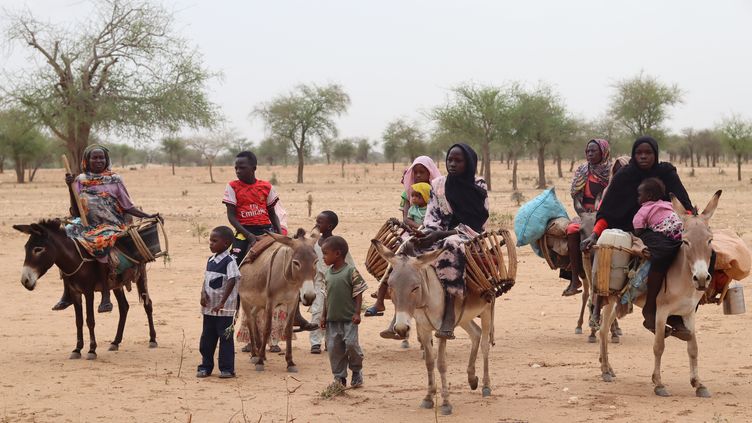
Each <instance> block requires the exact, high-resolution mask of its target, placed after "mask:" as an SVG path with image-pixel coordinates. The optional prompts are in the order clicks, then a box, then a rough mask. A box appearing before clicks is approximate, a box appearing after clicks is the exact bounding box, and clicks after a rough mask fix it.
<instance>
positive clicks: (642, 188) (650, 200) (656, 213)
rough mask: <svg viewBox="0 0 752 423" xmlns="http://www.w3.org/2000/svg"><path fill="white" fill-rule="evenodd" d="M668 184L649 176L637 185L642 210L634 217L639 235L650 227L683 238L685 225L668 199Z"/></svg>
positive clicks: (655, 230)
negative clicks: (666, 197)
mask: <svg viewBox="0 0 752 423" xmlns="http://www.w3.org/2000/svg"><path fill="white" fill-rule="evenodd" d="M665 196H666V186H665V185H664V184H663V182H662V181H661V180H660V179H658V178H647V179H645V180H644V181H642V183H641V184H640V185H639V186H638V187H637V201H638V202H639V203H640V210H638V211H637V214H635V216H634V218H633V219H632V226H633V227H634V229H635V232H636V233H637V235H640V233H642V231H644V230H646V229H648V230H651V231H653V232H656V233H659V234H663V235H665V236H666V237H668V238H671V239H673V240H681V235H682V230H683V229H684V225H683V224H682V220H681V218H679V215H677V214H676V212H675V211H674V207H673V206H672V205H671V203H669V202H668V201H665V200H662V198H664V197H665Z"/></svg>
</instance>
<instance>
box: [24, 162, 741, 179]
mask: <svg viewBox="0 0 752 423" xmlns="http://www.w3.org/2000/svg"><path fill="white" fill-rule="evenodd" d="M13 162H14V163H15V167H16V182H18V183H19V184H23V183H25V182H26V173H24V171H25V170H26V167H25V166H24V162H23V160H21V159H19V158H15V160H13ZM740 180H741V179H740Z"/></svg>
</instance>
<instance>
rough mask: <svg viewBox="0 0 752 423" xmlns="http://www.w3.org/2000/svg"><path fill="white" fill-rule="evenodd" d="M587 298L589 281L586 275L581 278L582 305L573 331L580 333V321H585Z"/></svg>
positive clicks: (588, 296)
mask: <svg viewBox="0 0 752 423" xmlns="http://www.w3.org/2000/svg"><path fill="white" fill-rule="evenodd" d="M588 298H590V281H589V280H588V278H587V276H585V277H584V278H583V279H582V306H581V307H580V318H579V319H577V327H576V328H575V329H574V333H576V334H577V335H581V334H582V323H583V322H584V321H585V307H587V302H588Z"/></svg>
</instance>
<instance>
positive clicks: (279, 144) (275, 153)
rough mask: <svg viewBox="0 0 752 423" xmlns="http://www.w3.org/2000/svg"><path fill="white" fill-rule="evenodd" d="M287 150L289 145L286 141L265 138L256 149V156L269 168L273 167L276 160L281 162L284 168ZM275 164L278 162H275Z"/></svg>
mask: <svg viewBox="0 0 752 423" xmlns="http://www.w3.org/2000/svg"><path fill="white" fill-rule="evenodd" d="M289 150H290V143H289V142H288V141H286V140H283V139H279V138H275V137H266V138H264V139H263V140H262V141H261V144H259V146H258V148H257V149H256V156H257V157H258V159H259V160H260V161H263V162H266V163H267V164H268V165H269V166H274V163H275V161H277V160H282V162H283V163H284V164H285V166H286V165H287V157H288V156H289ZM276 163H279V162H278V161H277V162H276Z"/></svg>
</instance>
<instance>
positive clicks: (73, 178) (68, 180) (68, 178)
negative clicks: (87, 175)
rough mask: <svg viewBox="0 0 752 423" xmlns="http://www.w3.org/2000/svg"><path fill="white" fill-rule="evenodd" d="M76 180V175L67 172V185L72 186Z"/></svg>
mask: <svg viewBox="0 0 752 423" xmlns="http://www.w3.org/2000/svg"><path fill="white" fill-rule="evenodd" d="M75 180H76V177H75V176H73V175H71V174H70V173H66V174H65V185H68V186H71V184H72V183H73V181H75Z"/></svg>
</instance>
